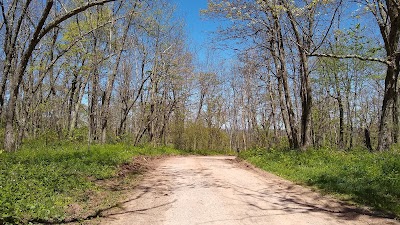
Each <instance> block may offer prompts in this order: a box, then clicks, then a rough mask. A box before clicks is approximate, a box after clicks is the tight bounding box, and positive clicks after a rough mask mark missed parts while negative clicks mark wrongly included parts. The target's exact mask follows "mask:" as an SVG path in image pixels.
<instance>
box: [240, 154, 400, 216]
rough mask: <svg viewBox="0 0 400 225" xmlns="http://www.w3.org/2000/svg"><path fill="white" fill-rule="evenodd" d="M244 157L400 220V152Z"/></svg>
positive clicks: (285, 176) (263, 166) (261, 166)
mask: <svg viewBox="0 0 400 225" xmlns="http://www.w3.org/2000/svg"><path fill="white" fill-rule="evenodd" d="M241 157H242V158H244V159H246V160H247V161H248V162H250V163H252V164H254V165H255V166H257V167H260V168H262V169H264V170H266V171H270V172H272V173H274V174H277V175H279V176H282V177H284V178H287V179H289V180H292V181H295V182H298V183H301V184H306V185H309V186H313V187H317V188H318V189H320V190H321V191H323V192H325V193H330V194H338V196H341V197H342V198H343V199H346V200H350V201H352V202H356V203H359V204H363V205H367V206H370V207H372V208H374V209H376V210H379V211H383V212H385V213H388V214H392V215H395V216H396V217H397V218H400V151H398V150H391V151H388V152H379V153H370V152H368V151H364V150H354V151H347V152H344V151H334V150H328V149H316V150H309V151H306V152H299V151H294V150H290V151H283V150H269V151H266V150H251V151H246V152H242V153H241Z"/></svg>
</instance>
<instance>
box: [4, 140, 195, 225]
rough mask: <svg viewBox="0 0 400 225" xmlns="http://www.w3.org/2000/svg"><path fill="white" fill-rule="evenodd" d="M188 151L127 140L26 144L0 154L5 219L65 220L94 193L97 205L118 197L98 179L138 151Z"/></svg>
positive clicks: (106, 176) (109, 175) (13, 221)
mask: <svg viewBox="0 0 400 225" xmlns="http://www.w3.org/2000/svg"><path fill="white" fill-rule="evenodd" d="M171 154H174V155H177V154H187V153H186V152H183V151H179V150H176V149H172V148H167V147H164V148H150V147H142V148H136V147H129V146H126V145H123V144H118V145H102V146H92V147H91V148H90V150H88V148H87V146H80V145H73V144H58V145H56V146H47V147H38V146H35V145H34V146H29V147H24V148H23V149H22V150H20V151H18V152H16V153H4V152H2V153H0V224H18V223H28V222H29V221H63V220H65V219H67V218H68V217H69V216H76V215H72V214H76V212H74V211H76V208H77V207H78V208H79V211H84V210H83V209H81V208H84V207H85V205H87V204H92V203H90V201H91V200H92V199H91V198H92V197H93V196H101V198H100V199H102V200H101V202H98V201H97V200H95V201H97V202H95V203H96V207H99V208H101V207H107V206H109V205H111V204H113V202H115V201H116V200H117V199H116V198H117V197H118V196H116V195H118V193H112V194H111V193H110V192H109V190H107V188H105V187H102V186H101V185H98V183H99V182H98V181H99V180H100V181H102V180H107V179H112V178H113V177H115V176H116V175H117V172H118V168H119V166H120V165H123V164H126V163H129V162H130V161H131V160H132V158H133V157H134V156H139V155H171Z"/></svg>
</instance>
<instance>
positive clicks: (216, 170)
mask: <svg viewBox="0 0 400 225" xmlns="http://www.w3.org/2000/svg"><path fill="white" fill-rule="evenodd" d="M157 163H158V166H157V167H152V168H154V169H152V168H148V169H149V171H148V173H146V175H145V176H144V177H143V180H142V181H141V182H140V183H139V184H138V185H137V186H136V187H135V188H134V189H133V190H131V192H130V194H129V197H128V198H127V199H126V200H125V201H124V202H122V203H121V204H119V205H118V206H115V207H111V208H109V209H107V210H103V211H102V212H101V213H99V215H98V216H100V219H99V220H92V222H95V223H100V224H116V225H121V224H138V225H140V224H146V225H147V224H156V225H157V224H160V225H161V224H165V225H169V224H171V225H172V224H173V225H176V224H233V225H236V224H272V225H274V224H283V225H286V224H295V225H301V224H321V225H324V224H376V225H378V224H400V223H399V222H398V221H395V220H391V219H387V218H384V217H383V216H381V215H379V214H376V213H373V212H371V211H368V210H366V209H360V208H357V207H354V206H351V205H348V204H345V203H343V202H341V201H338V200H335V199H333V198H331V197H327V196H322V195H321V194H318V193H316V192H313V191H312V190H310V189H309V188H304V187H301V186H299V185H296V184H293V183H292V182H289V181H286V180H284V179H282V178H279V177H277V176H275V175H272V174H269V173H266V172H264V171H260V170H257V169H254V168H253V167H252V166H250V165H248V164H245V163H238V162H237V161H236V160H235V158H234V157H194V156H192V157H173V158H167V159H165V160H162V161H158V162H157ZM157 163H156V164H157ZM153 165H154V164H153Z"/></svg>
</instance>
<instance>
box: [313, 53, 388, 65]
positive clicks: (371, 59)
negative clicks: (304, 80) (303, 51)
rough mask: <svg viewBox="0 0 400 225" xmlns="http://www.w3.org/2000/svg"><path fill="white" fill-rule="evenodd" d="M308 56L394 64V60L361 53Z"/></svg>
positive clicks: (314, 54)
mask: <svg viewBox="0 0 400 225" xmlns="http://www.w3.org/2000/svg"><path fill="white" fill-rule="evenodd" d="M307 56H308V57H323V58H335V59H359V60H361V61H371V62H379V63H383V64H385V65H388V66H390V65H392V64H393V62H392V61H390V60H387V59H381V58H373V57H364V56H360V55H336V54H324V53H312V54H307Z"/></svg>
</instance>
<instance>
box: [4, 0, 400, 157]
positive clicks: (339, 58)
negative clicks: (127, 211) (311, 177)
mask: <svg viewBox="0 0 400 225" xmlns="http://www.w3.org/2000/svg"><path fill="white" fill-rule="evenodd" d="M0 12H1V16H0V42H1V48H0V67H1V69H0V82H1V83H0V139H1V141H0V144H1V145H0V146H3V148H4V149H5V150H6V151H14V150H16V149H18V148H19V147H20V146H21V145H22V144H23V143H24V141H27V140H34V139H41V140H44V141H46V142H54V141H62V140H73V141H79V142H87V143H88V144H89V145H90V144H95V143H110V142H128V143H131V144H132V145H141V144H152V145H155V146H156V145H173V146H174V147H176V148H179V149H188V150H196V149H220V150H227V151H228V150H235V151H236V150H244V149H251V148H271V147H276V146H279V147H282V146H283V147H290V148H293V149H300V150H305V149H307V148H310V147H316V148H317V147H331V148H334V149H344V150H346V149H352V148H356V147H363V148H368V149H370V150H371V151H381V150H386V149H389V148H390V146H392V145H393V144H396V143H398V141H399V140H398V139H399V113H400V112H399V110H400V109H399V104H400V103H399V99H398V95H399V91H400V87H399V86H398V84H399V81H398V80H399V79H398V76H399V71H400V2H399V1H398V0H355V1H343V0H301V1H289V0H270V1H267V0H209V1H208V8H207V9H204V11H202V12H201V13H202V15H203V17H204V18H205V19H212V20H214V19H215V20H217V21H223V22H221V26H220V29H219V30H218V31H216V32H215V33H214V34H213V35H212V37H213V40H212V42H213V44H214V45H218V44H221V46H226V47H227V48H235V52H236V54H237V57H236V58H234V59H231V60H225V61H224V60H220V59H218V56H217V55H218V54H209V56H208V57H209V58H208V60H207V62H208V63H198V62H197V61H198V60H197V58H198V56H196V54H195V53H194V51H193V50H192V49H191V48H190V46H189V44H188V43H189V42H190V41H189V40H187V35H186V34H185V21H182V20H181V19H179V18H178V17H177V16H176V13H175V11H174V5H173V4H172V3H171V2H170V1H168V0H130V1H123V0H59V1H53V0H43V1H35V0H34V1H32V0H0ZM232 46H234V47H232ZM209 51H212V49H210V50H209ZM214 57H215V58H214Z"/></svg>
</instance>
